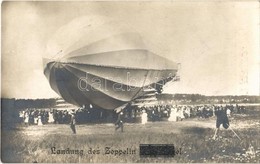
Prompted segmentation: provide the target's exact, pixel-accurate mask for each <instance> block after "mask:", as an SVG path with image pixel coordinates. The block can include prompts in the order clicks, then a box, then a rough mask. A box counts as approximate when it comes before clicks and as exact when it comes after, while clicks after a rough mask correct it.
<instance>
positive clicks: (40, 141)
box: [1, 109, 260, 163]
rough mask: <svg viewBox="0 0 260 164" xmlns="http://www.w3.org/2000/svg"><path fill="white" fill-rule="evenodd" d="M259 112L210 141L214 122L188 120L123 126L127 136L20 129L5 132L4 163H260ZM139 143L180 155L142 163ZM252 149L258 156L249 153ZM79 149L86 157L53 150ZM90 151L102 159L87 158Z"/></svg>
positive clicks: (110, 131)
mask: <svg viewBox="0 0 260 164" xmlns="http://www.w3.org/2000/svg"><path fill="white" fill-rule="evenodd" d="M259 118H260V110H259V109H258V110H255V111H251V112H248V113H247V114H243V115H234V116H233V118H232V119H231V127H232V129H234V131H235V132H236V133H237V134H238V135H239V137H240V138H241V140H239V139H238V138H236V137H235V136H234V133H233V132H232V131H231V130H224V129H223V128H222V129H221V131H220V133H219V134H220V137H218V138H217V139H216V140H212V136H213V134H214V127H215V118H210V119H197V118H196V119H187V120H184V121H179V122H154V123H152V122H149V123H148V124H146V125H141V124H125V126H124V130H125V131H124V132H123V133H121V132H119V131H118V132H115V130H114V125H113V124H95V125H77V127H76V128H77V134H76V135H74V134H72V132H71V130H70V127H69V125H51V124H50V125H44V126H28V127H25V126H20V127H17V128H16V129H13V130H5V131H2V145H1V155H2V157H1V159H2V162H24V163H26V162H44V163H53V162H59V163H71V162H73V163H78V162H81V163H92V162H98V163H105V162H111V163H113V162H132V163H133V162H139V163H144V162H153V163H155V162H160V163H162V162H166V163H169V162H253V163H256V162H257V163H258V162H260V131H259V129H260V119H259ZM139 144H174V146H175V148H177V149H179V148H181V152H182V153H181V154H178V155H175V156H174V157H173V158H140V157H139ZM250 145H252V147H253V148H254V152H255V154H251V155H250V154H248V153H247V151H248V149H249V147H250ZM52 147H56V149H66V148H70V149H79V150H83V151H84V154H83V155H76V154H51V148H52ZM105 147H111V149H122V150H124V149H126V148H131V149H132V150H136V154H128V155H120V156H118V155H111V154H109V155H108V154H105V151H104V149H105ZM89 149H92V150H100V154H89V153H90V152H89Z"/></svg>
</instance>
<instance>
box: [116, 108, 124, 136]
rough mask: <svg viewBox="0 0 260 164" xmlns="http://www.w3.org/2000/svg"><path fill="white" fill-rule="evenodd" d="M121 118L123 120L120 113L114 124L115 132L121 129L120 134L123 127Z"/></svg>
mask: <svg viewBox="0 0 260 164" xmlns="http://www.w3.org/2000/svg"><path fill="white" fill-rule="evenodd" d="M122 118H123V112H120V113H119V114H118V117H117V120H116V123H115V126H116V128H115V131H117V129H119V128H121V132H123V128H124V125H123V121H122Z"/></svg>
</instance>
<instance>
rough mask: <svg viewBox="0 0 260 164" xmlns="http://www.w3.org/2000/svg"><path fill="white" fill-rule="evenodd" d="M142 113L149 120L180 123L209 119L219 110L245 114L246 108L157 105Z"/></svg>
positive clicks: (143, 109)
mask: <svg viewBox="0 0 260 164" xmlns="http://www.w3.org/2000/svg"><path fill="white" fill-rule="evenodd" d="M140 110H141V111H143V112H142V113H144V112H146V113H147V117H148V120H150V121H160V120H165V119H168V120H169V121H178V120H183V119H185V118H195V117H196V118H209V117H212V116H214V115H215V111H217V110H225V111H226V113H227V115H229V116H230V115H231V113H244V112H245V107H244V106H238V105H232V104H230V105H156V106H150V107H141V108H140Z"/></svg>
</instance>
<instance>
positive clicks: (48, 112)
mask: <svg viewBox="0 0 260 164" xmlns="http://www.w3.org/2000/svg"><path fill="white" fill-rule="evenodd" d="M217 110H225V111H226V113H227V115H228V116H230V115H231V113H243V112H244V111H245V107H244V106H238V105H155V106H149V107H148V106H147V107H145V106H143V107H140V108H135V109H134V110H130V113H129V112H127V111H124V116H123V117H124V118H137V117H141V120H142V121H141V122H142V123H145V122H147V121H161V120H168V121H180V120H183V119H187V118H196V117H197V118H209V117H212V116H214V115H215V111H217ZM78 115H80V112H79V113H78V112H77V118H78V119H79V118H80V117H79V116H78ZM19 117H20V118H21V120H22V121H23V122H24V123H25V124H27V125H43V124H47V123H54V124H69V123H70V122H71V117H72V115H71V111H70V110H66V109H64V110H56V109H25V110H23V111H20V113H19Z"/></svg>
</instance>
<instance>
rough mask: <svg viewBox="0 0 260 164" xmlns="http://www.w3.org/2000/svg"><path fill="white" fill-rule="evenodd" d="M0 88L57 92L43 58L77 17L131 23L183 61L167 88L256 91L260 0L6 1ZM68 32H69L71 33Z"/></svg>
mask: <svg viewBox="0 0 260 164" xmlns="http://www.w3.org/2000/svg"><path fill="white" fill-rule="evenodd" d="M1 15H2V33H1V35H2V45H1V48H2V50H1V51H2V53H1V85H2V90H1V95H2V97H5V98H53V97H59V96H58V95H57V94H56V93H55V92H54V91H53V90H52V89H51V87H50V85H49V83H48V81H47V79H46V78H45V76H44V74H43V62H42V58H43V57H46V56H47V55H48V54H47V45H48V43H49V41H50V39H51V38H52V37H53V35H54V34H55V33H56V31H57V30H58V29H59V28H60V27H62V26H64V25H66V24H67V23H69V22H71V21H72V20H74V19H77V18H80V17H93V15H94V16H100V18H102V17H107V18H109V19H110V18H111V19H113V20H118V21H123V22H126V23H127V24H129V26H131V27H132V28H134V30H135V31H137V32H138V33H139V34H140V35H141V36H142V38H143V40H144V42H145V44H146V46H147V48H148V49H149V50H150V51H152V52H154V53H156V54H158V55H160V56H163V57H165V58H168V59H170V60H172V61H175V62H177V63H181V67H180V71H179V75H180V78H181V80H180V81H179V82H174V83H173V82H170V83H168V84H167V85H166V86H165V88H164V92H165V93H196V94H197V93H198V94H204V95H259V92H260V80H259V79H260V71H259V70H260V61H259V60H260V59H259V36H260V35H259V2H258V1H237V2H235V1H233V2H232V1H230V2H227V1H226V2H221V1H218V2H201V1H197V2H195V1H193V2H191V1H190V2H188V1H187V2H180V1H172V2H171V1H166V2H156V1H154V2H151V1H150V2H147V1H140V2H139V1H135V2H61V1H60V2H40V1H39V2H2V12H1ZM68 39H69V37H68Z"/></svg>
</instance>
